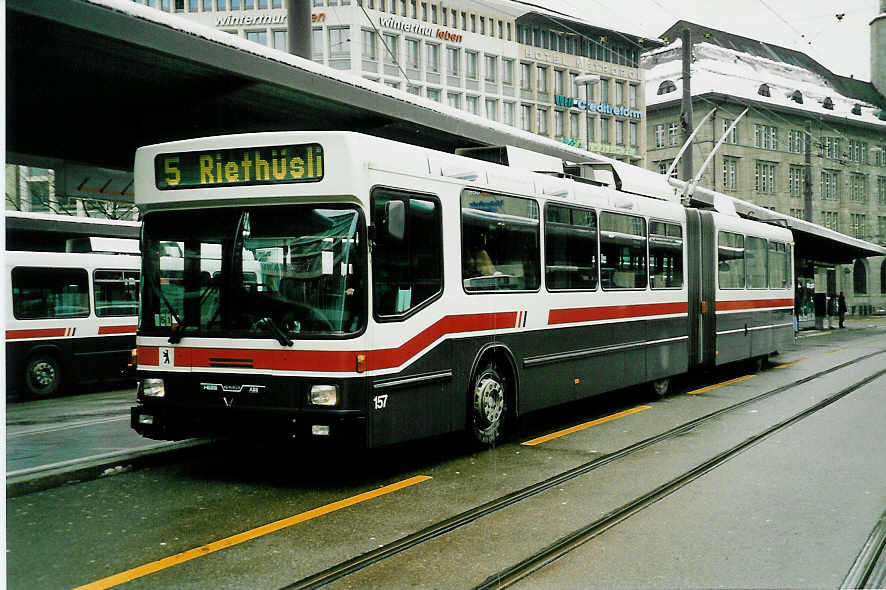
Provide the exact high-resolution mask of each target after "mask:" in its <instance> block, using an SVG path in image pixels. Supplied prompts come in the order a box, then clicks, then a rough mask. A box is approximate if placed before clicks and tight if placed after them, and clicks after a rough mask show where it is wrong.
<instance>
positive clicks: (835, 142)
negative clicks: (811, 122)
mask: <svg viewBox="0 0 886 590" xmlns="http://www.w3.org/2000/svg"><path fill="white" fill-rule="evenodd" d="M821 150H822V154H821V155H822V156H823V157H825V158H828V159H831V160H839V159H840V156H841V154H840V138H839V137H822V138H821Z"/></svg>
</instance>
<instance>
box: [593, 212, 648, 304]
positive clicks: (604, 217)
mask: <svg viewBox="0 0 886 590" xmlns="http://www.w3.org/2000/svg"><path fill="white" fill-rule="evenodd" d="M600 272H601V281H602V284H603V288H604V289H645V288H646V284H647V277H646V273H647V269H646V220H645V219H643V218H642V217H636V216H633V215H623V214H621V213H609V212H603V213H601V214H600Z"/></svg>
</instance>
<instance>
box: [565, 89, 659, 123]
mask: <svg viewBox="0 0 886 590" xmlns="http://www.w3.org/2000/svg"><path fill="white" fill-rule="evenodd" d="M554 104H555V105H557V106H558V107H566V108H575V109H580V110H583V111H589V112H591V113H600V114H601V115H615V116H617V117H627V118H628V119H642V118H643V113H641V112H640V111H638V110H637V109H629V108H628V107H622V106H616V107H614V106H612V105H611V104H609V103H607V102H600V103H596V102H588V101H586V100H584V99H581V98H570V97H568V96H561V95H559V94H558V95H555V96H554Z"/></svg>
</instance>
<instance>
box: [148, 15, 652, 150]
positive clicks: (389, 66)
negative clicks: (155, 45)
mask: <svg viewBox="0 0 886 590" xmlns="http://www.w3.org/2000/svg"><path fill="white" fill-rule="evenodd" d="M135 1H136V2H138V3H140V4H147V5H148V6H152V7H155V8H157V9H159V10H165V11H168V12H174V13H178V14H180V15H181V16H183V17H185V18H188V19H191V20H194V21H197V22H200V23H202V24H204V25H208V26H213V27H215V28H218V29H220V30H223V31H227V32H229V33H231V34H234V35H237V36H240V37H244V38H246V39H248V40H252V41H255V42H256V43H261V44H263V45H268V46H270V47H273V48H275V49H280V50H282V51H286V50H287V35H288V34H287V20H286V19H287V12H286V6H285V4H286V3H285V2H284V1H283V0H135ZM311 16H312V44H311V45H312V58H313V60H314V61H316V62H318V63H322V64H325V65H327V66H329V67H332V68H337V69H341V70H348V71H351V72H353V73H354V74H357V75H359V76H362V77H364V78H367V79H370V80H374V81H377V82H379V83H381V84H386V85H388V86H391V87H394V88H399V89H401V90H404V91H406V92H409V93H412V94H415V95H417V96H422V97H425V98H428V99H431V100H434V101H437V102H440V103H443V104H447V105H449V106H451V107H454V108H456V109H460V110H463V111H466V112H469V113H473V114H475V115H478V116H480V117H485V118H487V119H490V120H493V121H499V122H502V123H505V124H507V125H511V126H514V127H517V128H521V129H524V130H526V131H530V132H534V133H537V134H539V135H543V136H546V137H551V138H554V139H557V140H560V141H563V142H565V143H568V144H570V145H575V146H579V147H583V148H585V149H590V150H591V151H594V152H597V153H602V154H606V155H609V156H611V157H615V158H618V159H620V160H624V161H628V162H632V163H635V164H638V165H645V154H646V137H647V132H646V106H645V96H646V91H645V84H644V80H643V70H642V69H641V68H640V64H639V61H640V60H639V57H640V54H641V52H642V51H645V50H646V49H648V48H649V47H650V46H652V47H655V46H659V45H660V43H658V42H655V41H647V40H644V39H643V38H641V37H639V36H637V35H635V34H631V33H630V32H626V31H617V30H612V29H608V28H605V27H603V26H597V25H595V24H594V23H589V22H586V21H583V20H579V19H573V18H569V17H566V16H564V15H562V14H559V13H553V12H550V11H547V10H545V9H542V8H538V9H536V8H534V7H532V6H527V5H525V4H521V3H516V2H510V1H507V0H484V1H470V0H441V1H439V2H438V1H434V0H312V15H311Z"/></svg>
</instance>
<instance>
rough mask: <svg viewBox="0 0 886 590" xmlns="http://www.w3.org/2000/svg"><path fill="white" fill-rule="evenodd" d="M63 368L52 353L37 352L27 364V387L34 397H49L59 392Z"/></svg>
mask: <svg viewBox="0 0 886 590" xmlns="http://www.w3.org/2000/svg"><path fill="white" fill-rule="evenodd" d="M61 381H62V368H61V365H60V364H59V362H58V360H57V359H56V358H55V357H54V356H52V355H50V354H36V355H34V356H32V357H31V358H30V359H28V362H27V364H26V365H25V387H26V388H27V390H28V393H29V394H31V395H32V396H33V397H48V396H51V395H55V394H56V393H58V390H59V387H60V386H61Z"/></svg>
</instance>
